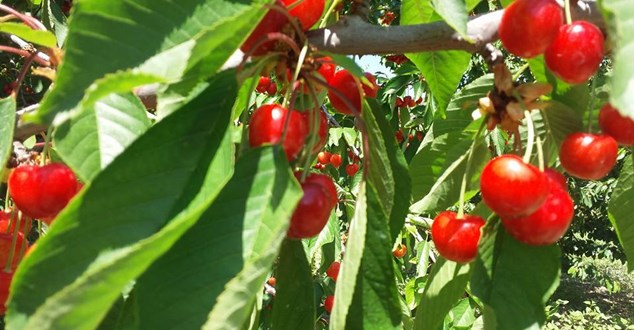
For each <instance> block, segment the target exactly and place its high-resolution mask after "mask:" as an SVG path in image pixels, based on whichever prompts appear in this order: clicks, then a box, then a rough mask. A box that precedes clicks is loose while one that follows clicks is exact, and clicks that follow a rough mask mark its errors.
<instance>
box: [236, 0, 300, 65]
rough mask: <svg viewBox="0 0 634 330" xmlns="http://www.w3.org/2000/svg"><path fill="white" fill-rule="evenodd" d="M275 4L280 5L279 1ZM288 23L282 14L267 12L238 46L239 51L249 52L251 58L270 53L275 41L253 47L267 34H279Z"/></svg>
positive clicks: (274, 11)
mask: <svg viewBox="0 0 634 330" xmlns="http://www.w3.org/2000/svg"><path fill="white" fill-rule="evenodd" d="M275 3H276V4H277V5H282V3H281V2H280V1H279V0H277V1H276V2H275ZM288 23H289V22H288V18H287V17H286V16H285V15H284V14H282V13H281V12H279V11H277V10H269V11H268V12H267V13H266V14H265V15H264V17H263V18H262V20H261V21H260V23H258V25H257V26H256V27H255V29H253V31H252V32H251V34H250V35H249V37H248V38H247V40H245V41H244V43H243V44H242V46H240V50H242V51H243V52H244V53H245V54H247V53H249V52H250V51H251V55H253V56H261V55H264V54H266V53H268V52H270V51H272V50H273V49H274V48H275V41H267V42H264V43H263V44H261V45H260V46H257V48H255V47H256V44H257V43H259V42H260V41H261V40H263V38H265V36H266V35H267V34H268V33H272V32H280V31H282V29H283V28H284V26H285V25H286V24H288Z"/></svg>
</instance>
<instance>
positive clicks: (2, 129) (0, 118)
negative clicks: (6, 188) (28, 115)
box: [0, 97, 15, 178]
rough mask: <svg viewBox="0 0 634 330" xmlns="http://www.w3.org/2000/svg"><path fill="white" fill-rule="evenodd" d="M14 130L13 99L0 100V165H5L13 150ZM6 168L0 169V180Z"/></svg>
mask: <svg viewBox="0 0 634 330" xmlns="http://www.w3.org/2000/svg"><path fill="white" fill-rule="evenodd" d="M14 130H15V99H13V98H12V97H7V98H4V99H0V164H6V163H7V159H8V158H9V156H10V155H11V151H12V150H13V132H14ZM5 168H6V166H2V167H1V168H0V178H2V177H4V170H5Z"/></svg>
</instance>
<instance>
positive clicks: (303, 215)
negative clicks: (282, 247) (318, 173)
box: [286, 182, 332, 239]
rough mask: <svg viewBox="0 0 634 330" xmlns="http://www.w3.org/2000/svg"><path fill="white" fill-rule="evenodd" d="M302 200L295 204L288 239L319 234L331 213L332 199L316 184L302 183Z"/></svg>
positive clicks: (287, 234)
mask: <svg viewBox="0 0 634 330" xmlns="http://www.w3.org/2000/svg"><path fill="white" fill-rule="evenodd" d="M302 190H303V192H304V194H303V196H302V199H301V200H300V201H299V204H297V207H296V208H295V211H294V212H293V216H292V217H291V225H290V227H289V228H288V232H287V233H286V236H287V237H289V238H295V239H300V238H309V237H313V236H316V235H317V234H319V232H321V230H322V229H324V227H325V226H326V223H327V222H328V217H330V212H331V211H332V199H331V197H330V195H329V194H328V192H326V190H325V189H324V187H323V186H322V185H320V184H318V183H313V182H304V183H303V184H302Z"/></svg>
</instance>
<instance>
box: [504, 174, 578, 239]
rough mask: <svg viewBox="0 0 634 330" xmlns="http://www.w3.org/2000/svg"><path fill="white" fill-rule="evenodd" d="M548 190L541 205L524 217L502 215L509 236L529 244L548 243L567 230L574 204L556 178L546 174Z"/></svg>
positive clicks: (558, 237)
mask: <svg viewBox="0 0 634 330" xmlns="http://www.w3.org/2000/svg"><path fill="white" fill-rule="evenodd" d="M548 181H549V185H550V191H549V193H548V197H546V201H545V202H544V203H543V204H542V206H540V207H539V209H537V211H535V213H533V214H530V215H528V216H525V217H520V218H505V217H502V218H501V219H502V225H504V228H506V231H508V233H509V234H511V236H513V237H515V239H517V240H518V241H520V242H523V243H525V244H529V245H550V244H553V243H555V242H557V241H558V240H559V239H560V238H561V237H562V236H564V234H565V233H566V231H567V230H568V227H570V223H571V222H572V217H573V215H574V204H573V202H572V199H571V198H570V195H568V192H567V191H566V190H564V189H562V187H561V182H559V181H558V179H553V178H551V177H550V176H548Z"/></svg>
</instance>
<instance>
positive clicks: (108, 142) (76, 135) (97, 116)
mask: <svg viewBox="0 0 634 330" xmlns="http://www.w3.org/2000/svg"><path fill="white" fill-rule="evenodd" d="M149 127H150V120H149V119H148V117H147V115H146V113H145V107H144V106H143V104H141V102H140V101H139V100H138V99H137V98H136V97H135V96H134V95H132V94H123V95H119V94H110V95H109V96H107V97H106V98H104V99H102V100H100V101H98V102H97V103H95V105H94V108H91V109H88V110H87V111H84V112H82V113H81V114H80V115H79V116H77V117H76V118H73V119H72V120H70V121H68V122H66V123H64V124H62V125H61V126H60V127H58V128H57V129H56V131H55V135H54V137H53V141H54V143H55V147H56V151H57V153H58V154H59V155H60V156H61V157H62V159H63V160H64V162H65V163H66V164H68V165H69V166H70V167H71V168H72V169H73V170H74V171H75V173H76V174H77V175H78V176H79V177H80V178H81V179H82V181H84V182H89V181H91V180H92V179H93V178H94V177H95V176H96V175H97V174H98V173H99V171H101V170H102V169H104V168H105V167H106V166H108V164H110V163H111V162H112V160H114V158H115V157H117V156H118V155H119V154H120V153H121V152H123V150H124V149H125V148H126V147H127V146H128V145H130V143H132V142H133V141H134V140H135V139H136V138H137V137H139V136H140V135H141V134H143V133H144V132H145V131H146V130H147V129H148V128H149Z"/></svg>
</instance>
